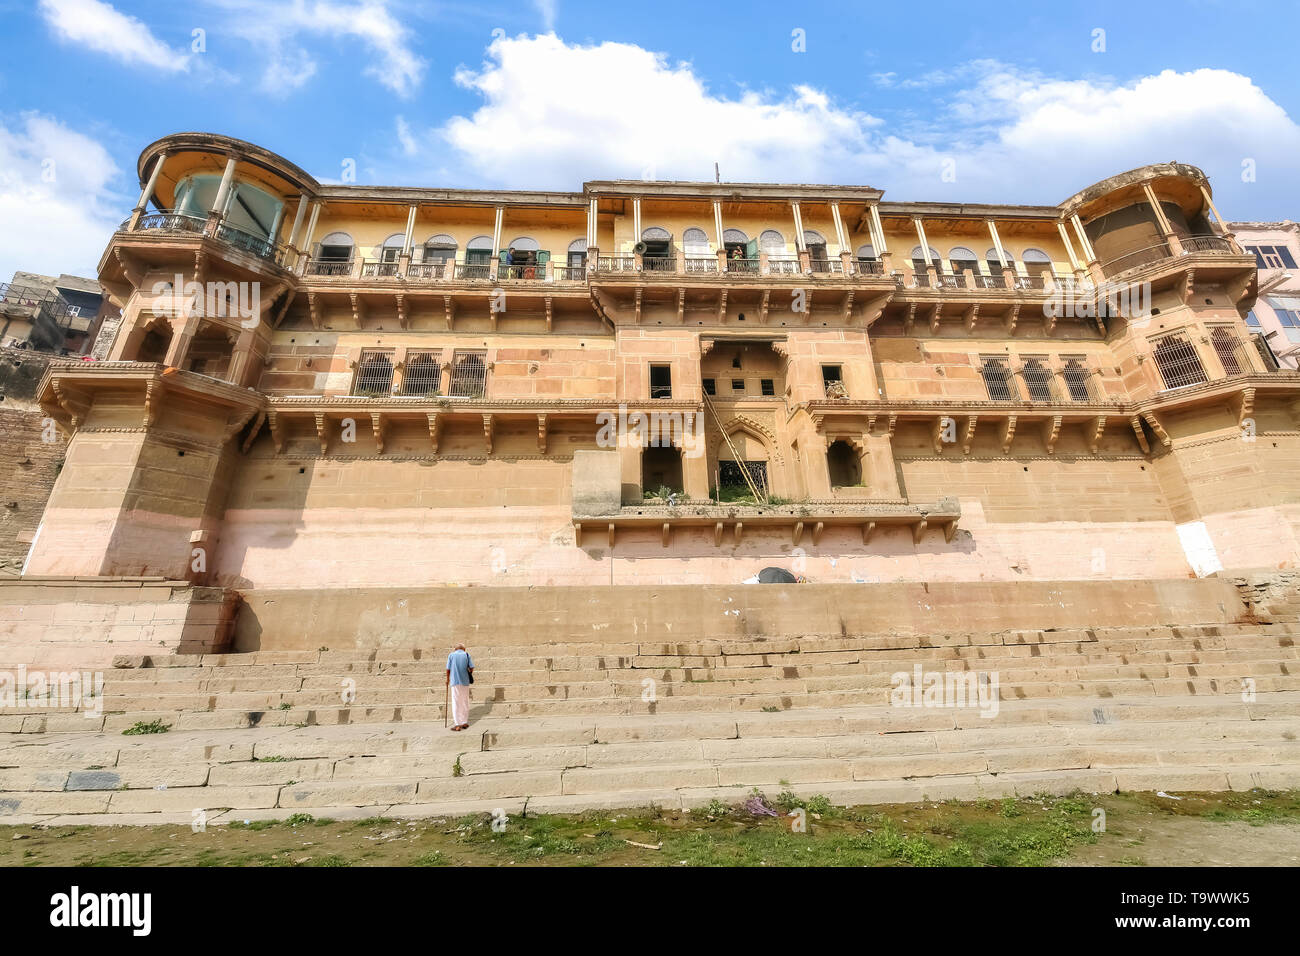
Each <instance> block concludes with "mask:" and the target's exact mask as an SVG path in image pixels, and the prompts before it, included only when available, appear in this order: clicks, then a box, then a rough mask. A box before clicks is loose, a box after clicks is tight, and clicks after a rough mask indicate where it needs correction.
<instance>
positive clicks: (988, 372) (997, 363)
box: [980, 355, 1015, 402]
mask: <svg viewBox="0 0 1300 956" xmlns="http://www.w3.org/2000/svg"><path fill="white" fill-rule="evenodd" d="M980 375H982V376H983V377H984V387H985V388H987V389H988V392H989V399H990V400H991V401H995V402H1009V401H1011V400H1012V399H1013V398H1015V395H1014V394H1013V393H1012V391H1011V372H1010V370H1009V369H1008V368H1007V362H1006V359H1005V358H1003V357H1002V356H999V355H986V356H984V359H983V364H982V365H981V366H980Z"/></svg>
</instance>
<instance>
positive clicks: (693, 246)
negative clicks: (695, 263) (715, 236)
mask: <svg viewBox="0 0 1300 956" xmlns="http://www.w3.org/2000/svg"><path fill="white" fill-rule="evenodd" d="M682 248H683V249H685V251H686V254H687V255H688V256H707V255H708V254H709V237H708V234H707V233H705V231H704V230H703V229H701V228H699V227H698V226H691V228H689V229H687V230H686V231H685V232H683V233H682Z"/></svg>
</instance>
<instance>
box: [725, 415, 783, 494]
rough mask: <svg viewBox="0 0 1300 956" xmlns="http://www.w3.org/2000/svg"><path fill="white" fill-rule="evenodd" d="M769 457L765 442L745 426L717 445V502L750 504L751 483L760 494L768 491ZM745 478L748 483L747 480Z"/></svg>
mask: <svg viewBox="0 0 1300 956" xmlns="http://www.w3.org/2000/svg"><path fill="white" fill-rule="evenodd" d="M770 458H771V455H770V453H769V451H768V448H767V445H766V443H765V442H764V441H763V439H762V438H760V437H759V436H758V435H756V434H753V433H751V432H750V431H748V430H747V429H746V428H745V427H744V426H736V427H734V428H733V430H732V431H731V432H730V433H729V434H728V437H727V438H726V439H724V440H723V441H722V443H721V445H719V446H718V467H717V470H716V471H715V472H714V485H715V487H716V489H717V495H718V500H719V501H751V500H753V497H754V494H753V492H752V491H751V490H750V487H749V486H750V484H751V483H752V484H753V485H754V486H755V487H756V488H757V490H758V492H759V494H761V495H766V494H768V493H769V492H770V490H771V484H770V481H771V476H770V475H769V473H768V466H769V464H770ZM746 476H748V479H749V480H748V481H746V480H745V479H746Z"/></svg>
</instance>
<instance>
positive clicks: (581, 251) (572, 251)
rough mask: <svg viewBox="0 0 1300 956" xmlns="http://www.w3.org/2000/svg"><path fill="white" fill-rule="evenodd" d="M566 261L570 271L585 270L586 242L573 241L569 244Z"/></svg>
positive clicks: (580, 240) (583, 240)
mask: <svg viewBox="0 0 1300 956" xmlns="http://www.w3.org/2000/svg"><path fill="white" fill-rule="evenodd" d="M568 256H569V257H568V261H567V262H566V263H565V264H566V265H567V266H568V267H569V268H570V269H585V268H586V266H587V240H586V239H574V240H573V241H572V242H571V243H569V252H568Z"/></svg>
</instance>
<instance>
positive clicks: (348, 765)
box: [0, 691, 1300, 824]
mask: <svg viewBox="0 0 1300 956" xmlns="http://www.w3.org/2000/svg"><path fill="white" fill-rule="evenodd" d="M1297 734H1300V693H1298V692H1295V691H1280V692H1279V691H1275V692H1267V693H1262V694H1259V695H1258V697H1257V698H1256V700H1255V701H1254V702H1251V703H1246V702H1243V701H1242V700H1241V698H1240V695H1239V694H1236V695H1231V694H1219V695H1214V696H1207V697H1201V696H1197V697H1190V696H1179V697H1157V696H1145V697H1136V698H1133V697H1121V698H1112V699H1109V700H1105V701H1100V700H1080V699H1073V698H1071V699H1042V700H1016V701H1007V702H1006V703H1005V704H1004V705H1003V707H1002V709H1001V712H1000V714H999V716H998V718H997V719H995V720H987V719H984V718H981V717H980V716H979V714H978V712H977V711H970V710H951V709H949V710H924V709H923V710H908V709H901V708H895V707H888V706H880V705H875V706H870V707H852V708H827V709H821V710H800V711H788V712H784V713H763V712H761V711H760V712H755V713H748V712H741V713H737V712H733V713H701V714H673V715H637V716H630V715H612V716H605V717H573V716H559V717H542V718H537V719H532V720H526V721H521V720H519V719H517V718H508V717H487V718H484V719H483V720H481V721H478V722H477V723H476V724H475V725H474V726H473V727H472V729H471V731H470V732H467V733H460V734H455V733H451V732H448V731H445V730H443V728H442V725H441V724H440V723H438V724H430V723H427V722H423V723H420V722H402V723H392V724H389V725H369V726H354V725H332V726H314V727H301V728H294V727H268V726H261V727H256V728H247V729H243V730H206V731H201V730H190V731H172V732H170V733H167V734H159V735H150V736H139V737H124V736H122V735H121V734H117V733H111V732H110V733H103V732H84V733H68V732H64V733H45V734H8V735H5V736H4V738H3V740H0V768H2V769H0V815H2V818H3V819H4V821H5V822H7V823H19V822H37V821H40V822H46V823H51V824H63V823H92V824H95V823H105V824H109V823H113V824H131V823H162V822H177V823H185V824H188V823H190V822H191V821H192V820H193V819H194V811H196V810H203V811H204V812H205V814H206V816H207V820H208V822H213V823H219V822H222V821H230V820H252V819H263V818H270V817H284V816H287V815H289V814H292V813H302V812H306V813H311V814H313V815H315V816H318V817H331V818H349V817H359V816H376V815H384V816H432V815H442V814H459V813H468V812H475V811H486V812H491V811H493V810H496V809H498V808H501V809H504V810H505V811H506V812H507V813H517V812H519V811H520V810H521V809H522V808H523V807H524V804H525V802H527V806H528V808H529V809H531V810H535V811H538V812H546V811H556V812H562V811H575V810H580V809H590V808H596V807H609V808H614V807H631V806H646V805H648V804H657V805H659V806H663V807H695V806H700V805H703V804H705V803H707V802H708V801H710V800H712V799H720V800H722V801H724V802H730V803H734V802H738V801H740V800H741V799H743V798H744V797H745V796H746V795H747V794H748V792H749V791H750V789H751V788H755V787H757V788H759V789H762V790H764V791H765V792H766V793H768V794H769V796H774V795H775V794H776V793H778V792H779V791H781V790H791V791H792V792H794V793H797V794H800V795H802V796H811V795H814V794H823V795H825V796H827V797H828V798H830V799H831V800H832V801H834V802H836V803H841V804H865V803H904V802H915V801H921V800H943V799H963V800H975V799H986V798H1000V797H1006V796H1024V795H1031V794H1034V793H1040V792H1051V793H1067V792H1072V791H1074V790H1082V791H1085V792H1112V791H1114V790H1116V789H1119V790H1155V789H1162V790H1166V791H1179V790H1183V791H1187V790H1227V789H1234V790H1245V789H1252V788H1255V787H1263V788H1269V789H1285V788H1291V787H1296V786H1300V743H1297Z"/></svg>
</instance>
